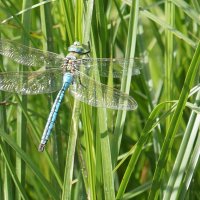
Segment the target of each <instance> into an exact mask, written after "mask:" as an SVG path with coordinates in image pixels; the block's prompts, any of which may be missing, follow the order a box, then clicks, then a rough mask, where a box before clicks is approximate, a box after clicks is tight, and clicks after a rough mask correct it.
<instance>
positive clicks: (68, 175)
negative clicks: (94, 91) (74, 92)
mask: <svg viewBox="0 0 200 200" xmlns="http://www.w3.org/2000/svg"><path fill="white" fill-rule="evenodd" d="M79 8H81V9H83V8H82V7H79ZM91 9H93V7H92V6H91V1H88V4H87V11H86V17H85V19H91V16H90V15H92V11H91ZM77 12H78V11H77ZM80 13H83V12H82V11H80ZM78 19H79V21H77V20H76V22H77V23H78V25H76V27H77V26H79V28H78V29H76V30H81V28H82V23H83V22H82V20H83V18H80V17H79V18H78ZM80 20H81V21H80ZM85 24H87V25H88V27H86V28H85V30H84V32H82V31H81V33H82V34H83V35H84V33H87V34H89V33H90V31H89V30H90V26H91V22H88V23H85ZM75 35H79V34H78V33H75ZM84 37H85V38H86V39H83V40H84V41H85V40H88V39H89V35H84ZM78 39H79V40H80V39H81V38H78ZM80 41H81V40H80ZM79 115H80V103H79V102H78V101H76V100H75V101H74V108H73V113H72V122H71V130H70V134H69V141H68V148H67V155H66V165H65V173H64V184H63V193H62V199H63V200H67V199H71V187H72V186H71V183H72V175H73V166H74V156H75V147H76V139H77V135H78V124H79Z"/></svg>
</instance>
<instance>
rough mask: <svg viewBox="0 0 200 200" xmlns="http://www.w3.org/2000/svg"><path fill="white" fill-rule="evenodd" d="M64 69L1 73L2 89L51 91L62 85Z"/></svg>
mask: <svg viewBox="0 0 200 200" xmlns="http://www.w3.org/2000/svg"><path fill="white" fill-rule="evenodd" d="M62 77H63V73H62V69H49V70H44V71H34V72H3V73H0V90H3V91H7V92H15V93H19V94H23V95H26V94H41V93H51V92H55V91H57V90H59V89H60V88H61V86H62V79H63V78H62Z"/></svg>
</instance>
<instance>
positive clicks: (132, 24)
mask: <svg viewBox="0 0 200 200" xmlns="http://www.w3.org/2000/svg"><path fill="white" fill-rule="evenodd" d="M138 13H139V1H138V0H136V1H132V6H131V15H130V21H129V28H128V40H127V46H126V55H125V58H130V57H134V54H135V46H136V37H137V25H138ZM131 70H132V69H131V68H130V66H129V68H128V72H129V73H128V74H129V76H127V77H126V76H125V75H123V77H122V85H121V90H122V91H123V92H125V93H129V89H130V82H131ZM125 118H126V112H125V111H118V114H117V120H116V125H115V127H116V128H115V132H114V134H115V137H116V139H115V142H114V143H113V144H112V148H114V147H115V145H116V144H117V145H116V147H117V148H114V149H113V151H114V152H113V153H114V154H113V163H115V162H116V160H117V156H118V152H119V149H120V145H121V138H122V132H123V127H124V123H125ZM114 144H115V145H114ZM129 170H130V169H128V168H127V169H126V172H125V174H124V176H123V179H122V182H121V184H120V186H119V190H118V192H117V197H116V199H121V198H122V196H123V194H124V192H125V189H126V186H127V184H128V181H129V179H130V176H131V172H130V171H129ZM127 172H130V173H127Z"/></svg>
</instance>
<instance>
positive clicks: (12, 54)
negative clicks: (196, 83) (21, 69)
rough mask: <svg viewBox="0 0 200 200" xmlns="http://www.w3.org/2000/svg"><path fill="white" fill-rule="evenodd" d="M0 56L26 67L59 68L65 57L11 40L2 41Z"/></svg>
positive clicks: (0, 43) (0, 41)
mask: <svg viewBox="0 0 200 200" xmlns="http://www.w3.org/2000/svg"><path fill="white" fill-rule="evenodd" d="M0 54H1V55H3V56H7V57H9V58H11V59H12V60H14V61H15V62H17V63H20V64H23V65H26V66H37V67H43V66H45V67H51V68H52V67H59V66H61V65H62V63H63V57H62V56H60V55H59V54H56V53H52V52H49V51H41V50H39V49H35V48H31V47H27V46H25V45H21V44H18V43H15V42H12V41H9V40H0Z"/></svg>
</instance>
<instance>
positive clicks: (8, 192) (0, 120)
mask: <svg viewBox="0 0 200 200" xmlns="http://www.w3.org/2000/svg"><path fill="white" fill-rule="evenodd" d="M0 65H1V66H3V60H2V56H0ZM4 98H5V94H4V92H1V94H0V101H4ZM0 125H1V129H2V130H3V131H4V132H5V133H7V129H8V127H7V115H6V107H5V106H1V107H0ZM0 142H1V145H5V146H6V148H7V150H8V148H9V146H7V145H6V143H4V142H3V141H2V139H1V138H0ZM8 157H9V158H10V154H9V153H8ZM1 167H2V169H1ZM1 167H0V169H1V170H2V171H4V173H2V177H1V179H2V180H4V181H3V183H2V185H4V186H3V191H2V195H1V194H0V197H1V196H2V199H3V195H4V198H5V199H13V198H14V197H13V193H14V192H13V191H12V183H11V176H10V173H9V168H8V167H7V165H5V164H3V163H2V166H1ZM0 185H1V184H0ZM3 192H4V193H3Z"/></svg>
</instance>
